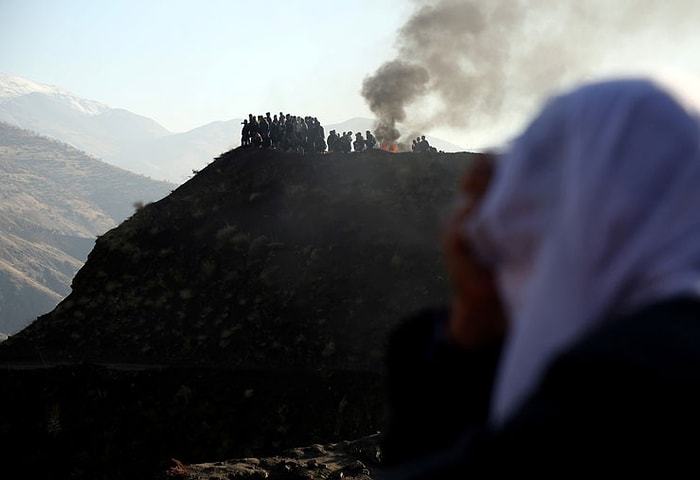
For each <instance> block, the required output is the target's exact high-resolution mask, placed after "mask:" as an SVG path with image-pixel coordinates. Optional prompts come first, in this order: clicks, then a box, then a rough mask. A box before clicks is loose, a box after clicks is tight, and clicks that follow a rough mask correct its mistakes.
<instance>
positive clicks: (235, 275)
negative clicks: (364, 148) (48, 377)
mask: <svg viewBox="0 0 700 480" xmlns="http://www.w3.org/2000/svg"><path fill="white" fill-rule="evenodd" d="M469 161H470V154H467V153H456V154H425V155H422V154H413V153H403V154H391V153H388V152H384V151H381V150H375V151H372V152H368V153H362V154H345V155H343V154H326V155H322V154H318V155H308V154H307V155H301V154H295V153H282V152H276V151H272V150H255V149H240V148H239V149H236V150H233V151H231V152H229V153H227V154H224V155H222V156H221V157H219V158H218V159H216V160H215V161H214V162H212V163H211V164H210V165H209V166H208V167H207V168H206V169H204V170H202V171H201V172H200V173H199V174H198V175H196V176H195V177H194V178H192V179H191V180H190V181H188V182H187V183H185V184H184V185H182V186H180V187H179V188H178V189H177V190H175V191H174V192H173V193H172V194H171V195H169V196H168V197H166V198H164V199H162V200H160V201H158V202H156V203H153V204H150V205H148V206H146V207H144V208H142V209H140V210H139V211H138V212H137V213H135V214H134V215H133V216H132V217H131V218H129V219H128V220H126V221H125V222H123V223H122V224H121V225H120V226H119V227H117V228H114V229H112V230H111V231H109V232H107V233H106V234H104V235H102V236H101V237H99V238H98V240H97V242H96V245H95V248H94V249H93V251H92V252H91V253H90V255H89V258H88V261H87V263H86V264H85V265H84V267H83V268H82V269H81V270H80V271H79V272H78V274H77V275H76V276H75V278H74V281H73V285H72V286H73V293H71V294H70V295H69V296H68V297H67V298H66V299H65V300H64V301H63V302H62V303H60V304H59V306H58V307H57V308H56V309H55V310H54V311H52V312H50V313H48V314H46V315H44V316H42V317H40V318H39V319H38V320H36V321H35V322H34V323H33V324H31V325H30V326H29V327H28V328H26V329H25V330H24V331H22V332H20V333H18V334H17V335H14V336H13V337H11V338H10V339H9V340H7V341H6V342H4V344H3V345H2V346H1V348H0V359H4V360H10V359H23V360H39V359H42V360H43V361H58V362H62V361H87V362H108V363H151V364H154V363H155V364H172V363H177V364H188V365H225V366H228V367H239V368H282V367H284V368H291V367H294V368H313V369H316V368H323V367H329V368H336V367H342V368H362V369H364V368H370V369H376V368H377V367H378V365H379V364H378V360H379V358H380V355H381V350H382V347H383V345H382V342H383V336H384V334H385V332H386V331H387V328H388V327H389V326H390V325H392V324H393V323H394V322H395V321H396V320H397V319H398V318H399V317H401V316H403V315H405V314H406V313H408V312H411V311H415V310H416V309H418V308H421V307H424V306H426V305H432V304H436V303H441V302H443V301H444V300H445V298H446V293H447V285H446V282H445V279H444V277H443V268H442V259H441V257H440V254H439V250H438V241H437V239H438V237H437V235H438V228H439V225H440V221H441V219H442V214H443V212H444V210H445V208H446V206H448V205H449V204H450V202H451V200H452V198H453V195H454V192H455V186H456V182H457V179H458V178H459V175H460V173H461V172H462V171H463V169H464V167H465V165H466V164H467V163H468V162H469Z"/></svg>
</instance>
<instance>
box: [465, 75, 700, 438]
mask: <svg viewBox="0 0 700 480" xmlns="http://www.w3.org/2000/svg"><path fill="white" fill-rule="evenodd" d="M659 85H660V84H657V83H655V82H652V81H650V80H646V79H642V78H640V79H618V80H606V81H598V82H595V83H591V84H588V85H584V86H582V87H579V88H577V89H575V90H573V91H571V92H569V93H566V94H563V95H560V96H558V97H556V98H553V99H552V100H551V101H550V102H549V103H548V104H547V105H546V106H545V108H544V109H543V110H542V112H541V113H540V114H539V115H538V116H537V117H536V118H535V120H534V121H533V122H532V123H531V124H530V125H529V127H527V128H526V129H525V131H524V132H523V134H522V135H521V136H520V137H519V138H517V139H516V140H515V142H514V143H513V144H512V146H511V149H510V151H509V152H508V153H506V154H505V155H504V156H503V157H502V158H501V160H500V163H499V165H498V167H497V171H496V174H495V177H494V179H493V183H492V185H491V188H490V190H489V192H488V195H487V197H486V198H485V199H484V202H483V204H482V205H481V207H480V209H479V212H478V213H477V215H476V216H475V217H474V218H473V219H471V220H470V221H469V223H468V224H467V225H466V228H467V229H468V232H469V233H468V235H469V239H470V241H472V242H473V245H474V247H475V249H476V251H478V252H480V253H481V254H483V255H484V256H485V257H486V258H487V259H490V260H491V261H493V262H494V263H493V264H494V266H495V268H496V272H497V278H498V281H499V285H500V287H501V292H502V294H503V297H504V301H505V304H506V308H507V309H508V313H509V319H510V320H509V321H510V332H509V336H508V339H507V342H506V345H505V348H504V354H503V357H502V360H501V364H500V367H499V373H498V376H497V379H496V385H495V390H494V395H493V400H492V419H491V420H492V422H494V423H495V424H500V423H502V422H503V421H504V420H506V419H507V418H508V417H509V415H511V414H512V413H513V411H514V409H516V408H517V407H518V406H519V405H520V404H521V402H522V401H523V400H524V399H525V397H526V396H527V395H528V394H529V393H530V392H531V391H532V389H533V388H534V387H535V386H536V384H537V382H538V380H539V379H540V378H541V376H542V374H543V372H544V370H545V369H546V368H547V366H548V365H549V364H550V362H551V361H552V359H553V357H554V356H555V355H557V353H558V352H560V351H562V350H563V349H565V348H566V347H567V346H570V345H571V344H572V343H573V342H575V341H576V340H578V339H580V338H581V337H582V336H584V335H585V334H586V333H588V332H590V331H591V330H592V329H593V328H594V327H595V326H597V325H598V324H600V323H601V322H603V321H605V320H607V319H610V318H613V317H615V316H619V315H621V314H625V313H629V312H631V311H633V310H635V309H637V308H640V307H642V306H644V305H646V304H649V303H651V302H654V301H657V300H660V299H663V298H667V297H669V296H672V295H675V294H679V293H691V294H698V292H699V291H700V290H699V289H700V126H699V123H698V119H697V117H696V116H695V113H694V112H692V111H691V110H689V109H687V108H685V107H684V106H682V104H681V103H679V102H678V101H676V100H675V99H674V98H675V97H674V96H672V95H670V94H669V93H667V92H666V90H665V89H664V88H662V87H660V86H659Z"/></svg>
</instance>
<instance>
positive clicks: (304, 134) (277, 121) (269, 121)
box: [241, 112, 326, 153]
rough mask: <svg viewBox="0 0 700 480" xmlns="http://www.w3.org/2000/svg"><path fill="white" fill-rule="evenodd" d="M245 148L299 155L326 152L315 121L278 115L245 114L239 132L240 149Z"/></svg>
mask: <svg viewBox="0 0 700 480" xmlns="http://www.w3.org/2000/svg"><path fill="white" fill-rule="evenodd" d="M249 145H250V146H254V147H259V148H276V149H280V150H284V151H296V152H302V153H304V152H325V151H326V141H325V133H324V131H323V126H322V125H321V123H320V122H319V121H318V119H317V118H316V117H310V116H305V117H302V116H297V115H290V114H289V113H287V114H286V115H285V114H284V113H282V112H280V113H279V115H277V114H275V115H274V116H272V117H271V116H270V112H267V113H265V115H258V116H257V117H256V116H255V115H253V114H252V113H250V114H248V119H247V120H243V128H242V129H241V146H249Z"/></svg>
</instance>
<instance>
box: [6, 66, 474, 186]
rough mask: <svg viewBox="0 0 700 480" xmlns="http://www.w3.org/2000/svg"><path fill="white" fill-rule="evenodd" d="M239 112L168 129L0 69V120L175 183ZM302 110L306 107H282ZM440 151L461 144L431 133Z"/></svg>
mask: <svg viewBox="0 0 700 480" xmlns="http://www.w3.org/2000/svg"><path fill="white" fill-rule="evenodd" d="M237 113H238V114H239V115H241V118H234V119H232V120H228V121H215V122H211V123H209V124H206V125H203V126H201V127H197V128H194V129H192V130H189V131H187V132H184V133H173V132H170V131H168V130H167V129H166V128H164V127H163V126H162V125H160V124H158V123H157V122H156V121H155V120H153V119H150V118H148V117H145V116H142V115H138V114H135V113H132V112H129V111H128V110H124V109H117V108H110V107H108V106H107V105H105V104H103V103H100V102H97V101H93V100H86V99H84V98H81V97H80V96H78V95H76V94H74V93H71V92H69V91H67V90H65V89H63V88H60V87H56V86H52V85H45V84H41V83H38V82H34V81H31V80H26V79H23V78H20V77H15V76H11V75H7V74H2V73H0V121H3V122H6V123H9V124H11V125H15V126H17V127H20V128H23V129H27V130H32V131H34V132H37V133H39V134H41V135H45V136H48V137H51V138H55V139H57V140H60V141H62V142H65V143H68V144H70V145H72V146H74V147H76V148H78V149H79V150H82V151H84V152H87V153H88V154H90V155H94V156H96V157H98V158H100V159H102V160H104V161H105V162H107V163H110V164H112V165H115V166H117V167H119V168H123V169H125V170H129V171H132V172H135V173H138V174H141V175H145V176H148V177H151V178H153V179H157V180H165V181H168V182H172V183H176V184H181V183H184V182H185V181H186V180H187V179H189V178H190V177H191V176H192V175H193V171H199V170H201V169H202V168H204V167H205V166H206V165H207V164H209V163H211V162H212V161H213V159H214V158H216V157H217V156H219V155H220V154H221V153H223V152H227V151H229V150H231V149H232V148H235V147H237V146H239V145H240V137H241V121H242V118H243V117H244V116H245V117H247V115H248V114H249V113H252V114H254V115H259V114H262V113H263V112H237ZM288 113H292V114H306V113H307V112H288ZM319 121H320V122H321V124H322V125H323V126H324V129H325V134H326V136H327V135H328V133H330V130H332V129H335V130H336V131H338V132H341V133H342V132H343V131H353V132H362V133H363V134H364V132H365V131H366V130H373V128H374V120H373V119H370V118H352V119H350V120H347V121H345V122H341V123H336V124H325V123H324V120H323V118H319ZM426 138H427V139H428V140H429V142H430V143H431V145H433V146H435V147H436V148H437V149H438V150H442V151H445V152H458V151H465V149H464V148H462V147H460V146H458V145H454V144H451V143H449V142H446V141H444V140H442V139H438V138H435V137H431V136H426Z"/></svg>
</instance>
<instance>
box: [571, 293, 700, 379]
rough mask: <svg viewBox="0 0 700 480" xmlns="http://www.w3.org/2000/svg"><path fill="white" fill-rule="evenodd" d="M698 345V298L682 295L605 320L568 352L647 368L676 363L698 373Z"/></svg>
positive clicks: (665, 366)
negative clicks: (611, 359)
mask: <svg viewBox="0 0 700 480" xmlns="http://www.w3.org/2000/svg"><path fill="white" fill-rule="evenodd" d="M699 346H700V298H696V297H689V296H682V297H676V298H671V299H668V300H664V301H659V302H654V303H652V304H649V305H647V306H646V307H643V308H641V309H638V310H637V311H636V312H634V313H632V314H630V315H626V316H623V317H620V318H618V319H615V320H612V321H607V322H604V323H603V324H602V325H601V326H600V327H599V328H598V329H596V330H595V331H593V332H591V334H590V335H588V336H586V337H584V338H583V339H582V340H581V341H579V342H578V343H577V344H576V345H575V346H574V347H573V348H572V349H570V351H569V353H568V354H569V355H572V356H577V357H580V356H590V357H600V358H614V359H618V362H623V361H626V362H627V363H632V364H634V365H638V366H639V367H643V366H646V367H647V368H650V369H663V368H667V367H671V366H675V367H677V368H683V369H684V370H685V369H689V370H690V371H691V372H692V373H693V374H694V375H698V376H700V348H698V347H699Z"/></svg>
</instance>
